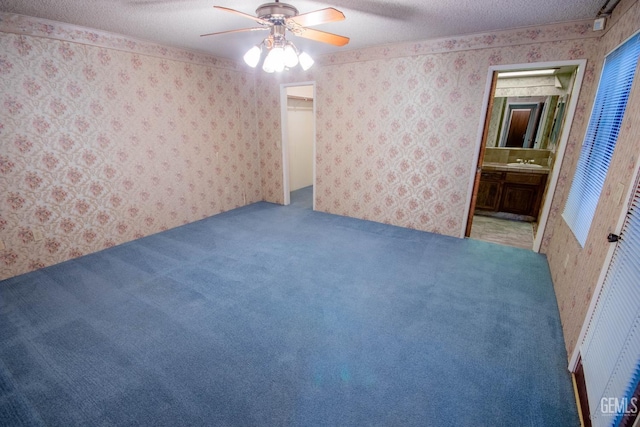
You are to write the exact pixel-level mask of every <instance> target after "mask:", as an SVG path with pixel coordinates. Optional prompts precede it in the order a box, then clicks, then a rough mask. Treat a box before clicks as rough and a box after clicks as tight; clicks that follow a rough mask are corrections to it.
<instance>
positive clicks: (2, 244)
mask: <svg viewBox="0 0 640 427" xmlns="http://www.w3.org/2000/svg"><path fill="white" fill-rule="evenodd" d="M5 249H6V248H5V246H4V242H3V241H2V240H0V251H4V250H5Z"/></svg>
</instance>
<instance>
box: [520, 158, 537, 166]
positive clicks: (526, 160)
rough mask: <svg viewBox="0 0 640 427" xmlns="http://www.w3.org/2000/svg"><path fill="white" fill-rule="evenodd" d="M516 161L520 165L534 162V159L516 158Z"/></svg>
mask: <svg viewBox="0 0 640 427" xmlns="http://www.w3.org/2000/svg"><path fill="white" fill-rule="evenodd" d="M516 161H517V162H518V163H520V164H521V165H531V164H534V163H535V162H536V161H535V160H534V159H516Z"/></svg>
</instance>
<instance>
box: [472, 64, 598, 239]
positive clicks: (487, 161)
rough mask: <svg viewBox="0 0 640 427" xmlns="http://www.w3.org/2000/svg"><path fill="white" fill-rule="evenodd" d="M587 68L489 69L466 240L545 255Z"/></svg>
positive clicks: (550, 65)
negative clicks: (547, 229)
mask: <svg viewBox="0 0 640 427" xmlns="http://www.w3.org/2000/svg"><path fill="white" fill-rule="evenodd" d="M585 64H586V61H584V60H580V61H563V62H557V63H539V64H524V65H513V66H497V67H493V68H492V69H490V71H489V76H488V81H487V92H486V93H487V97H486V99H485V111H486V114H485V119H484V121H483V126H482V132H481V135H482V136H481V138H480V139H479V142H478V150H477V158H476V162H477V163H476V164H477V168H476V170H475V172H474V174H473V178H472V187H471V191H470V194H471V196H470V200H469V207H470V208H469V212H468V218H467V224H466V229H465V232H464V236H465V237H469V238H473V239H478V240H484V241H489V242H493V243H499V244H504V245H509V246H516V247H521V248H524V249H531V250H534V251H539V249H540V245H541V243H542V236H543V234H544V229H545V226H546V221H547V218H548V215H549V211H550V205H551V199H552V198H553V194H554V192H555V187H556V184H557V181H558V172H559V171H558V169H559V165H560V164H561V163H562V157H563V156H564V150H565V146H566V140H567V138H568V131H569V129H570V124H571V120H572V118H573V113H574V112H575V107H576V102H577V96H572V95H573V94H577V93H579V89H580V85H581V83H582V77H583V74H584V67H585ZM556 166H557V167H556Z"/></svg>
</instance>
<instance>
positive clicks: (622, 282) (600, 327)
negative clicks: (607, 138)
mask: <svg viewBox="0 0 640 427" xmlns="http://www.w3.org/2000/svg"><path fill="white" fill-rule="evenodd" d="M580 355H581V356H582V366H583V368H584V378H585V384H586V386H587V396H588V401H589V409H590V412H591V418H592V423H593V425H594V426H617V425H619V423H620V421H621V419H622V417H623V416H624V415H625V413H627V414H629V413H630V412H633V411H634V410H635V408H636V407H640V402H636V403H635V404H634V403H633V402H631V398H632V396H633V393H634V391H635V389H636V387H637V386H638V380H639V379H640V184H637V185H636V189H635V194H634V197H633V199H632V202H631V208H630V210H629V213H628V214H627V217H626V219H625V223H624V225H623V227H622V232H621V233H620V240H619V241H618V244H617V246H616V249H615V250H614V253H613V257H612V259H611V263H610V265H609V267H608V270H607V274H606V276H605V279H604V284H603V285H602V290H601V292H600V295H598V299H597V302H596V306H595V309H594V312H593V315H592V317H591V319H590V322H589V326H588V328H587V333H586V334H585V338H584V340H583V342H582V345H581V346H580Z"/></svg>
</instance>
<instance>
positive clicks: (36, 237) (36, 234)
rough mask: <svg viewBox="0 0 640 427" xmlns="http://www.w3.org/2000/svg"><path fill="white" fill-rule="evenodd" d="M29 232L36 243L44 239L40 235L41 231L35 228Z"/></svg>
mask: <svg viewBox="0 0 640 427" xmlns="http://www.w3.org/2000/svg"><path fill="white" fill-rule="evenodd" d="M31 232H32V233H33V240H35V241H36V242H39V241H40V240H42V239H44V236H43V235H42V231H40V230H38V229H37V228H34V229H33V230H31Z"/></svg>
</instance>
